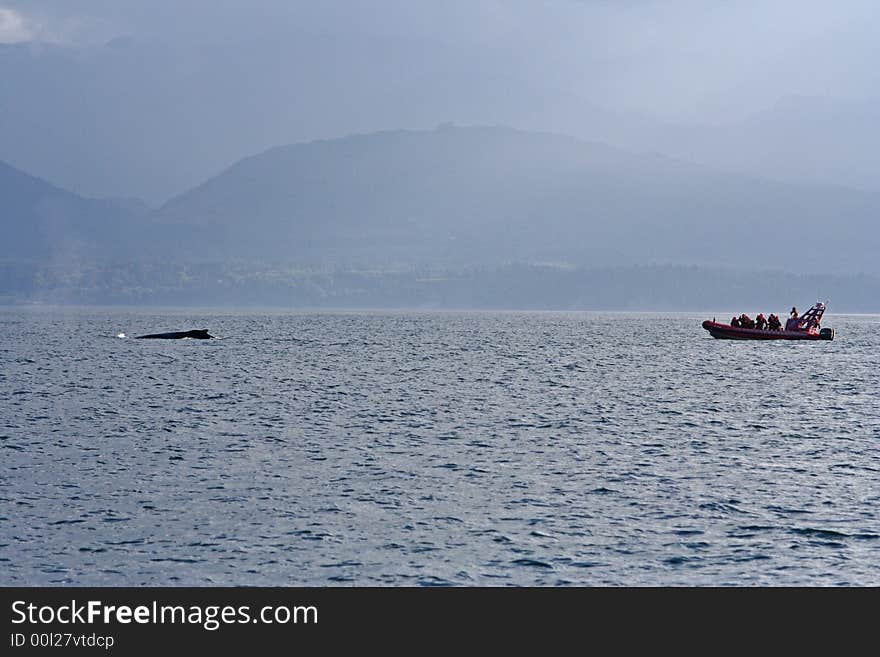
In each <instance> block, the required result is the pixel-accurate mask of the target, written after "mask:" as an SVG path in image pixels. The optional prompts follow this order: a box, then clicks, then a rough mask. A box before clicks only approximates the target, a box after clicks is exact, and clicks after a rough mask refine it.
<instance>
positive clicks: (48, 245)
mask: <svg viewBox="0 0 880 657" xmlns="http://www.w3.org/2000/svg"><path fill="white" fill-rule="evenodd" d="M0 199H2V206H0V213H2V220H0V258H5V259H11V260H37V261H53V260H64V259H71V258H107V257H119V256H123V255H126V254H130V253H132V252H133V250H134V247H135V245H134V242H135V240H133V239H132V237H133V233H132V231H133V229H134V228H135V226H134V224H133V221H132V220H133V219H134V218H136V217H144V216H146V215H147V214H148V212H149V209H148V208H146V206H144V205H143V204H141V203H139V202H138V201H135V200H129V199H108V200H92V199H86V198H83V197H81V196H78V195H76V194H73V193H72V192H69V191H66V190H63V189H60V188H58V187H56V186H54V185H52V184H50V183H48V182H46V181H45V180H41V179H40V178H36V177H34V176H31V175H28V174H26V173H24V172H23V171H19V170H18V169H16V168H14V167H11V166H9V165H8V164H5V163H3V162H0Z"/></svg>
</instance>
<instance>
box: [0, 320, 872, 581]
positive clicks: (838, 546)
mask: <svg viewBox="0 0 880 657" xmlns="http://www.w3.org/2000/svg"><path fill="white" fill-rule="evenodd" d="M731 312H732V311H731ZM731 312H728V313H727V314H728V315H729V314H731ZM719 316H721V314H720V313H719ZM703 319H706V317H704V316H700V315H691V314H639V313H616V314H610V313H604V314H603V313H545V312H535V313H513V312H511V313H500V312H485V313H480V312H469V313H454V312H442V313H441V312H425V313H413V312H372V313H371V312H347V313H345V312H338V313H331V312H327V313H313V314H310V313H283V312H274V313H268V312H267V313H258V312H247V313H233V312H222V313H211V312H207V311H204V310H198V311H195V310H187V311H182V310H181V311H174V312H164V313H159V312H152V311H150V312H147V311H127V310H119V309H116V310H87V309H78V310H77V309H69V310H64V311H60V310H53V309H45V310H28V309H21V308H17V309H4V310H0V331H2V335H3V339H2V342H0V453H2V456H3V459H2V462H3V464H4V466H3V468H2V470H0V472H2V477H0V497H2V505H0V516H2V518H0V562H2V566H3V567H2V569H0V572H2V576H0V584H3V585H43V584H81V585H90V584H101V585H140V584H154V585H163V584H166V585H184V584H192V585H200V584H210V585H222V584H242V585H297V584H302V585H351V584H357V585H370V584H380V585H386V584H390V585H433V584H462V585H474V584H480V585H541V584H547V585H565V584H573V585H591V584H595V585H701V584H712V585H727V584H729V585H874V586H876V585H878V584H880V514H878V511H877V509H878V501H880V494H878V487H877V485H876V480H877V474H878V472H880V449H878V438H880V425H878V421H877V418H878V417H880V394H878V393H880V374H878V372H880V368H878V356H877V354H878V353H880V352H878V337H877V328H878V325H880V317H878V316H834V315H826V318H825V321H824V323H823V324H824V325H827V326H833V327H834V328H836V329H837V338H836V339H835V340H834V341H833V342H819V343H810V344H800V343H785V342H778V343H767V344H764V343H750V342H727V341H716V340H713V339H711V338H710V337H709V336H708V335H707V334H706V333H705V332H704V331H703V330H702V329H701V328H700V321H701V320H703ZM191 328H208V329H210V331H211V334H212V335H217V336H221V337H223V338H224V339H222V340H212V341H196V340H185V341H140V340H133V339H130V338H126V339H122V338H118V337H116V336H117V335H119V334H120V333H124V334H125V335H127V336H133V335H139V334H142V333H151V332H157V331H165V330H186V329H191Z"/></svg>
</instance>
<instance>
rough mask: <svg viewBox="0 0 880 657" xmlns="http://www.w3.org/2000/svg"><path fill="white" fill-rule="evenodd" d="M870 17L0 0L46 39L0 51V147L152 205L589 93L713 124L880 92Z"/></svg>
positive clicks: (755, 8) (552, 110)
mask: <svg viewBox="0 0 880 657" xmlns="http://www.w3.org/2000/svg"><path fill="white" fill-rule="evenodd" d="M878 28H880V11H878V10H877V4H876V2H875V1H874V0H849V1H846V0H843V1H836V2H828V1H821V2H820V1H810V0H739V1H736V2H726V1H725V2H722V1H721V0H715V1H711V0H679V1H674V0H667V1H660V0H657V1H652V0H644V1H639V0H617V1H611V0H608V1H596V2H588V1H578V0H558V1H555V2H550V1H545V2H540V1H537V0H534V1H531V2H527V1H524V0H510V1H505V0H448V1H444V2H440V1H439V0H434V1H430V2H428V1H418V0H387V1H382V0H372V1H367V0H347V1H345V2H332V1H329V0H326V1H325V0H322V1H321V2H315V1H314V0H312V1H309V2H295V1H293V0H253V1H248V2H245V1H243V0H242V1H239V2H232V1H230V0H189V1H187V0H150V1H143V0H81V1H76V0H0V43H6V44H22V43H31V44H38V43H45V44H52V46H48V47H41V46H37V45H34V46H32V47H31V48H30V50H29V53H30V55H29V56H28V57H23V56H22V55H21V53H15V54H8V53H7V54H4V55H3V56H4V57H6V59H5V60H2V59H0V67H2V69H0V73H2V74H3V75H2V78H5V80H3V79H2V78H0V121H5V122H6V124H7V125H6V126H3V125H0V159H5V160H7V161H10V162H12V163H13V164H16V165H19V166H22V167H25V168H27V169H28V170H30V171H31V172H33V173H35V174H37V175H45V176H46V177H49V178H50V179H52V180H56V181H58V182H59V183H60V184H65V185H68V186H72V187H74V188H75V189H77V191H81V192H83V193H89V194H102V195H103V194H107V193H108V192H112V191H113V190H114V189H117V190H118V192H119V194H120V195H138V196H143V197H146V198H148V199H150V200H151V201H152V202H157V201H159V200H163V199H164V198H167V197H168V196H169V195H170V194H172V193H176V192H179V191H182V190H183V189H185V188H187V187H188V186H190V185H192V184H194V183H195V182H198V181H199V180H201V179H203V178H204V177H206V176H207V175H210V174H212V173H215V172H216V171H218V170H220V169H221V168H222V167H224V166H226V165H228V164H229V163H231V162H232V161H234V160H236V159H238V158H239V157H241V156H244V155H247V154H249V153H253V152H256V151H259V150H261V149H264V148H267V147H269V146H272V145H275V144H278V143H286V142H292V141H302V140H308V139H314V138H326V137H332V136H337V135H342V134H346V133H350V132H357V131H372V130H378V129H389V128H398V127H409V128H425V127H431V126H432V125H434V124H436V123H437V122H440V121H445V120H453V121H457V122H461V123H490V124H495V123H504V124H509V125H515V126H518V127H524V128H532V129H544V130H551V131H560V132H576V131H577V128H578V126H577V121H578V120H579V118H580V117H584V118H583V120H584V122H589V121H590V120H591V119H590V118H589V116H588V114H587V112H588V109H589V108H604V109H606V110H610V111H612V112H623V111H625V112H632V113H637V114H639V115H642V116H644V117H649V118H651V119H661V120H664V121H670V122H676V123H704V124H724V123H727V122H737V121H741V120H743V119H745V118H746V117H748V116H750V115H753V114H755V113H760V112H762V111H765V110H768V109H769V108H772V107H774V105H775V104H776V103H778V102H779V101H780V100H781V99H786V98H790V97H792V96H820V97H828V98H835V99H849V100H853V99H855V100H858V99H876V98H878V97H880V92H878V89H880V67H878V66H877V65H876V63H877V61H878V59H880V57H878V55H880V53H878V49H880V45H878V44H880V38H878V35H880V29H878ZM108 44H109V45H108ZM44 51H45V52H44ZM47 52H48V53H50V54H47ZM59 53H62V54H64V53H66V59H65V58H64V57H63V56H62V54H59ZM65 122H66V123H67V124H69V125H70V126H71V127H70V129H69V130H66V131H65V129H64V128H63V127H62V126H63V125H64V124H65ZM4 129H6V130H7V132H5V133H4ZM580 132H583V131H580ZM38 135H43V136H46V139H47V140H48V139H49V138H52V139H54V140H55V142H53V143H56V144H61V146H62V148H61V149H59V150H60V151H61V154H59V153H50V151H51V150H52V146H50V145H45V146H41V145H40V144H39V143H37V142H38V141H39V139H38ZM48 143H49V142H47V144H48ZM89 148H91V149H92V152H93V156H94V162H92V163H91V164H90V165H88V166H84V164H83V158H84V153H86V152H87V150H88V149H89ZM175 148H178V151H175V150H174V149H175ZM42 151H45V153H43V154H42V155H41V152H42ZM65 158H66V159H65ZM89 166H91V167H92V169H89ZM101 167H103V169H102V168H101ZM101 181H103V182H101Z"/></svg>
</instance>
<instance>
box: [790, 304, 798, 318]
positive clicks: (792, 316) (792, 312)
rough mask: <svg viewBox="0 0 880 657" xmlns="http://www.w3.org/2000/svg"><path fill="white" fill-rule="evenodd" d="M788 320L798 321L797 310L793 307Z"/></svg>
mask: <svg viewBox="0 0 880 657" xmlns="http://www.w3.org/2000/svg"><path fill="white" fill-rule="evenodd" d="M788 318H789V319H797V318H798V311H797V308H795V307H794V306H792V307H791V312H790V313H788Z"/></svg>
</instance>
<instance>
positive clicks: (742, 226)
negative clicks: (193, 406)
mask: <svg viewBox="0 0 880 657" xmlns="http://www.w3.org/2000/svg"><path fill="white" fill-rule="evenodd" d="M0 191H2V193H3V198H4V200H5V209H4V220H3V221H2V222H0V230H2V231H3V233H2V237H3V245H4V248H3V250H2V251H0V259H3V260H5V261H6V262H5V264H3V268H2V269H0V279H3V280H2V281H0V297H3V298H5V299H7V300H16V301H21V300H26V299H28V298H38V299H54V300H56V301H57V300H59V299H61V300H63V299H67V300H69V301H79V302H89V303H97V302H100V300H101V299H104V300H115V301H116V302H122V301H121V300H127V302H133V303H134V302H160V301H161V300H162V299H165V300H168V301H169V302H177V301H180V302H184V300H186V302H187V303H197V302H198V300H199V299H201V300H202V301H203V302H207V301H208V300H211V302H212V303H222V302H223V299H224V296H223V295H224V294H225V295H227V296H226V297H225V298H226V300H227V302H230V303H241V302H245V303H247V302H250V300H251V299H265V300H266V302H267V303H269V302H272V303H276V302H277V303H286V302H290V303H294V304H306V305H321V304H329V303H339V304H342V305H347V304H355V305H358V304H366V305H369V304H379V305H382V304H386V305H397V304H398V303H400V302H401V301H402V300H407V301H406V302H407V303H409V304H414V305H419V304H421V303H425V304H428V305H431V304H437V305H439V306H443V304H447V303H451V304H453V305H461V306H468V305H475V306H486V307H499V305H498V304H500V306H505V305H511V304H512V305H514V306H515V305H516V304H517V303H520V304H522V305H523V306H524V307H544V306H543V305H542V304H544V303H549V301H548V300H550V299H555V300H554V301H553V302H552V307H579V306H578V304H580V305H581V306H584V307H595V306H591V305H590V304H591V303H593V302H594V301H596V300H597V299H607V298H608V294H610V292H609V291H615V292H614V294H615V295H618V296H619V297H620V299H621V301H620V304H623V305H617V306H613V307H638V304H639V303H641V304H649V305H650V304H654V303H655V300H654V296H653V294H652V292H651V289H652V287H651V283H650V279H651V276H644V275H642V274H635V273H633V272H636V271H638V268H639V267H642V266H645V265H651V266H660V267H662V266H667V265H674V266H679V267H680V266H684V265H689V266H697V267H698V269H693V270H690V269H687V268H685V269H684V270H682V271H681V272H679V273H678V274H676V275H675V276H674V277H673V279H674V281H675V282H674V283H673V284H670V286H668V287H669V290H674V289H675V288H681V289H688V290H691V299H692V300H696V299H698V298H699V299H704V298H707V294H704V292H701V291H700V290H703V287H701V286H704V285H710V287H711V283H705V281H713V280H714V281H716V283H715V284H716V285H717V291H718V294H724V292H723V290H725V289H727V290H728V291H729V290H733V289H740V288H737V287H736V285H735V284H734V280H735V279H736V276H735V275H734V274H731V273H730V272H732V271H737V270H738V271H740V272H743V273H748V272H749V271H751V272H754V273H753V274H750V276H751V278H749V279H748V281H749V285H751V286H752V288H753V290H752V292H750V294H752V295H753V296H756V295H759V294H760V291H756V290H754V287H756V286H757V287H764V286H772V285H775V284H776V281H777V280H779V279H780V276H779V274H762V273H761V272H767V271H772V270H776V271H781V272H785V271H787V272H790V273H792V274H794V275H802V276H806V277H809V276H813V277H815V278H814V279H809V280H810V281H812V282H810V284H809V285H808V286H807V287H804V286H803V285H801V283H803V280H806V279H803V280H801V279H798V280H800V282H798V283H793V282H792V280H793V279H790V278H789V279H785V280H788V281H789V282H788V284H787V285H788V287H787V288H786V290H788V291H791V292H792V294H795V293H798V290H807V289H814V288H815V294H816V295H818V296H821V291H822V288H823V286H822V285H819V284H816V281H821V279H822V277H823V275H826V274H827V275H829V280H832V279H833V280H834V281H836V283H835V284H834V285H835V286H836V287H835V288H834V289H835V290H836V291H835V293H834V295H835V296H837V297H838V298H841V299H848V301H847V302H848V303H850V304H851V306H852V307H854V308H855V307H858V308H869V307H870V299H871V298H873V297H872V296H871V295H873V294H874V292H875V291H876V278H875V277H876V276H877V275H878V274H880V266H878V263H877V261H876V253H877V252H878V250H880V244H878V236H877V234H876V231H874V230H871V229H872V226H873V222H874V220H875V217H876V216H877V214H878V210H880V197H878V195H875V194H871V193H867V192H859V191H853V190H847V189H841V188H835V187H823V186H809V185H790V184H782V183H777V182H773V181H769V180H763V179H758V178H751V177H745V176H737V175H731V174H728V173H722V172H718V171H713V170H708V169H706V168H704V167H698V166H696V165H693V164H690V163H687V162H684V161H678V160H675V159H672V158H668V157H665V156H661V155H642V154H637V153H632V152H628V151H625V150H622V149H619V148H616V147H612V146H608V145H606V144H602V143H595V142H585V141H582V140H578V139H574V138H571V137H566V136H562V135H556V134H548V133H530V132H523V131H518V130H513V129H509V128H497V127H494V128H490V127H468V128H462V127H455V126H452V125H443V126H440V127H438V128H437V129H435V130H432V131H405V130H400V131H387V132H381V133H373V134H362V135H353V136H350V137H345V138H340V139H334V140H324V141H315V142H309V143H305V144H295V145H289V146H279V147H275V148H272V149H269V150H267V151H265V152H263V153H260V154H257V155H254V156H251V157H247V158H244V159H242V160H240V161H239V162H237V163H235V164H234V165H233V166H231V167H229V168H228V169H226V170H225V171H223V172H221V173H220V174H218V175H217V176H215V177H213V178H210V179H208V180H206V181H205V182H204V183H203V184H201V185H199V186H198V187H196V188H194V189H192V190H190V191H189V192H187V193H185V194H182V195H181V196H179V197H177V198H174V199H172V200H170V201H169V202H168V203H166V204H165V205H164V206H162V207H161V208H159V209H157V210H155V211H150V210H149V209H148V208H146V206H144V205H143V204H142V203H139V202H137V201H131V200H119V199H104V200H91V199H85V198H82V197H80V196H78V195H76V194H72V193H71V192H66V191H64V190H62V189H60V188H58V187H56V186H54V185H51V184H49V183H47V182H45V181H42V180H40V179H38V178H35V177H33V176H29V175H28V174H24V173H23V172H20V171H17V170H15V169H13V168H12V167H9V166H7V165H2V166H0ZM16 263H19V264H16ZM22 263H23V264H22ZM28 263H29V264H28ZM285 263H286V264H285ZM542 263H543V264H542ZM517 266H524V267H526V269H524V270H516V269H511V267H517ZM191 267H202V269H199V270H198V271H201V272H202V274H199V275H194V274H193V273H192V271H194V270H191V269H190V268H191ZM530 267H531V268H530ZM291 268H292V269H291ZM303 268H305V270H314V269H318V270H321V269H322V268H323V269H326V268H330V269H331V270H332V271H333V272H335V273H334V274H333V275H332V276H331V277H330V278H329V279H327V280H323V282H318V280H319V279H317V278H315V277H314V276H304V275H302V274H301V272H300V273H296V272H298V271H300V270H302V269H303ZM600 270H601V271H612V272H613V271H617V272H619V275H620V277H621V280H622V281H628V282H629V283H631V284H632V286H633V289H631V290H627V289H625V286H624V287H621V286H620V285H617V284H616V283H614V282H613V280H611V278H609V276H605V275H602V276H598V277H597V276H594V275H593V274H590V273H589V272H595V271H600ZM474 271H477V272H482V273H480V274H479V275H472V273H468V272H474ZM565 271H576V272H580V273H579V274H577V275H576V276H575V275H572V276H567V275H564V274H563V273H560V272H565ZM658 271H660V270H658ZM713 271H727V272H728V273H727V274H724V275H723V276H722V279H716V278H713V276H714V274H713V273H712V272H713ZM291 272H293V273H291ZM371 272H373V273H371ZM395 272H396V273H395ZM419 272H428V273H427V274H420V273H419ZM436 272H441V275H439V276H438V275H436ZM860 272H864V273H866V274H869V275H870V276H868V277H862V278H859V277H858V276H855V275H857V274H859V273H860ZM506 275H510V276H512V278H511V279H510V280H509V281H508V282H507V283H506V284H505V283H503V280H502V279H503V277H504V276H506ZM529 276H531V277H532V278H533V279H534V280H530V279H529ZM689 276H693V277H696V278H698V279H702V280H703V281H704V282H703V283H696V284H695V283H691V282H688V277H689ZM612 278H613V277H612ZM328 280H329V281H330V282H329V283H328V282H327V281H328ZM352 280H356V281H360V282H357V283H356V284H355V285H354V287H351V286H349V287H346V286H347V285H348V284H349V283H350V282H351V281H352ZM425 280H432V281H434V283H431V284H426V283H425V282H424V281H425ZM440 280H445V281H447V282H446V283H440V282H439V281H440ZM230 281H238V283H235V284H234V285H232V284H230ZM242 281H246V283H243V282H242ZM419 281H421V282H419ZM542 281H543V282H542ZM548 281H552V284H548ZM725 281H726V282H725ZM694 285H697V287H694ZM847 285H851V286H853V287H854V288H857V289H854V290H853V291H852V292H851V293H849V292H845V289H846V287H847ZM327 286H329V287H327ZM471 286H473V289H471ZM731 286H733V287H731ZM746 287H748V286H746ZM581 288H585V290H581ZM328 290H329V292H328ZM340 290H342V291H340ZM357 290H361V292H358V291H357ZM443 290H445V292H442V294H441V293H440V292H441V291H443ZM559 290H564V292H562V293H561V294H563V296H562V297H560V296H558V294H557V291H559ZM395 294H399V295H400V296H397V297H396V296H395ZM420 294H421V295H423V296H422V297H420V296H419V295H420ZM493 295H495V296H494V297H493ZM664 295H665V296H663V295H661V296H660V297H659V300H658V301H656V303H660V304H661V305H662V304H663V303H665V302H666V301H668V300H670V299H673V298H675V296H674V294H672V292H668V293H667V292H664ZM670 295H671V296H670ZM709 295H711V292H710V293H709ZM779 296H780V297H781V296H784V295H783V294H780V295H779ZM810 296H813V294H810ZM420 299H421V300H420ZM591 299H592V301H591ZM625 299H630V301H629V302H626V301H624V300H625ZM175 300H177V301H175ZM285 300H287V301H285ZM517 300H518V301H517ZM664 300H666V301H664ZM502 301H503V302H502ZM627 303H631V304H635V305H626V304H627ZM675 303H677V304H679V305H678V307H681V305H680V303H679V302H678V301H676V302H675ZM570 304H574V306H570ZM606 307H612V306H607V305H606ZM650 307H654V306H650Z"/></svg>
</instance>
